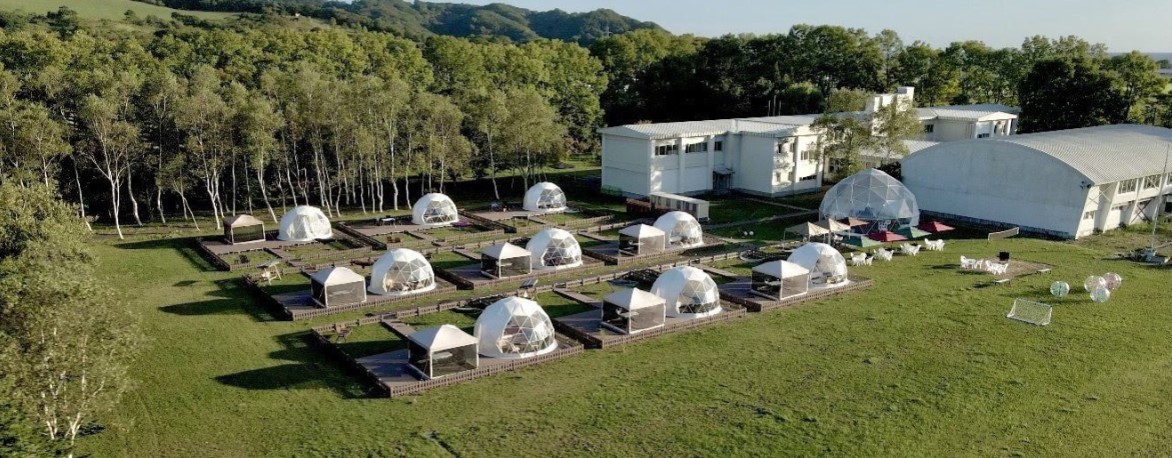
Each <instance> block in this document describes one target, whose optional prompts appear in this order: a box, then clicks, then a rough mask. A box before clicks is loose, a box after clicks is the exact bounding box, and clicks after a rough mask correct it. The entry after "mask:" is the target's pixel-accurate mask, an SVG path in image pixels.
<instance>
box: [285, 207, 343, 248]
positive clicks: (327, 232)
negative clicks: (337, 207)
mask: <svg viewBox="0 0 1172 458" xmlns="http://www.w3.org/2000/svg"><path fill="white" fill-rule="evenodd" d="M330 238H334V229H333V228H332V227H330V219H329V218H326V215H325V213H322V212H321V209H319V208H317V207H311V206H309V205H299V206H296V207H293V209H291V210H289V212H288V213H285V215H284V216H281V228H280V231H278V233H277V239H278V240H284V241H287V242H312V241H314V240H319V239H330Z"/></svg>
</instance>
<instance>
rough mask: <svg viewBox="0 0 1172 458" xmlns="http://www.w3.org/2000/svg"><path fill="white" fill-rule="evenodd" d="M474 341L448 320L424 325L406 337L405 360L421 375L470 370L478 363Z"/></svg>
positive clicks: (478, 357) (473, 338)
mask: <svg viewBox="0 0 1172 458" xmlns="http://www.w3.org/2000/svg"><path fill="white" fill-rule="evenodd" d="M477 342H478V341H477V340H476V338H475V337H472V336H470V335H468V333H467V332H464V331H462V330H460V328H457V327H455V326H452V325H450V324H445V325H442V326H436V327H434V328H427V329H424V330H422V331H418V332H416V333H414V334H411V335H410V336H408V337H407V364H408V365H409V366H410V367H411V368H412V369H414V370H415V371H416V372H418V373H419V374H420V375H423V378H424V379H433V378H437V377H443V376H445V375H451V374H456V373H460V372H464V371H470V370H472V369H476V367H477V366H479V365H480V355H479V354H478V351H477Z"/></svg>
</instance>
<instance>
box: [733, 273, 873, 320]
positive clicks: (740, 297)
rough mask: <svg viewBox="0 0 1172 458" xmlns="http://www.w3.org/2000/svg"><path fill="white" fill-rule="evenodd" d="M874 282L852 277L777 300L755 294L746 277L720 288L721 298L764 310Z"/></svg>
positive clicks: (753, 309) (748, 307)
mask: <svg viewBox="0 0 1172 458" xmlns="http://www.w3.org/2000/svg"><path fill="white" fill-rule="evenodd" d="M873 284H874V282H873V281H872V280H870V279H866V278H859V277H851V278H850V280H848V281H847V282H844V283H840V284H838V285H835V286H829V287H827V286H811V287H810V289H809V290H808V291H807V292H806V293H804V294H803V293H798V294H788V295H785V296H783V297H782V298H780V299H777V300H773V299H769V298H766V297H762V296H758V295H756V294H753V292H752V291H751V289H750V282H749V280H748V279H744V278H742V279H740V280H737V281H734V282H732V283H725V284H723V285H720V286H719V287H718V288H719V289H720V298H721V299H723V300H727V301H730V302H734V303H737V304H740V305H741V306H744V307H745V308H747V309H748V310H749V311H750V312H763V311H766V310H771V309H775V308H782V307H790V306H794V305H798V304H801V303H803V302H809V301H814V300H818V299H824V298H827V297H831V296H837V295H839V294H845V293H848V292H851V291H858V290H860V289H866V288H870V287H871V285H873Z"/></svg>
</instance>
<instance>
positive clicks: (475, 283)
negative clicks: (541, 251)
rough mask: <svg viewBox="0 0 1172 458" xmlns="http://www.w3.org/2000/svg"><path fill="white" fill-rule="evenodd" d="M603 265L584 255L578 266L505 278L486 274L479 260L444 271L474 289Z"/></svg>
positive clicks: (535, 271)
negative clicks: (467, 283)
mask: <svg viewBox="0 0 1172 458" xmlns="http://www.w3.org/2000/svg"><path fill="white" fill-rule="evenodd" d="M476 259H477V260H479V259H480V258H479V256H477V258H476ZM601 265H602V262H600V261H598V260H596V259H593V258H589V257H586V256H583V257H582V265H580V266H578V267H568V268H564V269H551V270H533V271H532V272H530V273H528V274H526V275H517V276H513V277H504V278H494V277H490V276H488V275H485V274H484V272H482V271H481V270H480V263H479V262H477V263H475V264H468V265H465V266H460V267H455V268H451V269H444V271H445V272H446V273H447V274H449V275H453V276H457V277H459V278H460V279H463V280H465V281H467V282H469V283H470V284H471V285H472V289H476V288H483V287H487V286H491V285H498V284H501V283H505V282H514V281H516V282H519V281H524V280H527V279H530V278H540V277H546V276H550V275H558V274H563V273H566V272H574V271H578V270H584V269H590V268H594V267H599V266H601ZM453 281H456V279H453Z"/></svg>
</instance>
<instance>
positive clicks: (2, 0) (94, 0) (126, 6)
mask: <svg viewBox="0 0 1172 458" xmlns="http://www.w3.org/2000/svg"><path fill="white" fill-rule="evenodd" d="M61 6H68V7H69V8H71V9H73V10H74V11H77V15H78V16H80V17H81V18H83V19H110V20H119V19H122V17H123V15H124V14H126V11H127V10H131V11H134V12H135V13H136V14H138V16H139V17H146V16H147V15H154V16H158V17H159V18H161V19H170V18H171V13H174V12H180V13H183V14H187V15H191V16H195V17H198V18H202V19H223V18H227V17H230V16H233V14H231V13H213V12H206V11H181V10H176V9H172V8H167V7H162V6H155V5H148V4H146V3H141V2H135V1H131V0H0V10H9V11H15V10H21V11H24V12H26V13H36V14H44V13H46V12H48V11H56V10H57V8H58V7H61Z"/></svg>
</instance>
